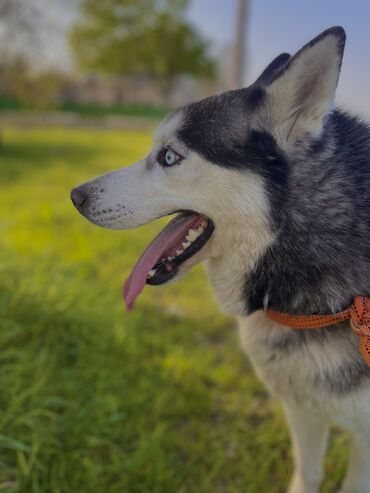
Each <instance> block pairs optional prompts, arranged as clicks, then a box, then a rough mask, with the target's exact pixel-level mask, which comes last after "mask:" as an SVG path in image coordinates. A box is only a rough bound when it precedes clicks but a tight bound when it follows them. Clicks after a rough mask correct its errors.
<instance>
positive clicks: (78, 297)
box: [0, 129, 347, 493]
mask: <svg viewBox="0 0 370 493" xmlns="http://www.w3.org/2000/svg"><path fill="white" fill-rule="evenodd" d="M149 147H150V136H149V134H146V133H143V132H107V131H104V132H99V131H94V132H92V131H84V130H76V129H70V130H59V129H53V130H47V129H45V130H41V129H40V130H14V129H5V130H3V135H2V147H1V148H0V210H1V220H0V247H1V250H0V251H1V254H0V326H1V327H0V359H1V361H0V492H3V491H4V492H25V493H36V492H37V493H39V492H40V493H41V492H42V493H77V492H78V493H90V492H91V493H102V492H104V493H225V492H226V493H240V492H242V491H245V492H248V493H257V492H258V493H266V492H267V491H268V492H269V493H282V492H284V491H285V489H286V484H287V482H288V478H289V475H290V473H291V469H292V466H291V458H290V445H289V440H288V433H287V429H286V426H285V422H284V418H283V415H282V412H281V409H280V406H279V404H278V403H277V402H276V401H274V400H271V399H270V398H269V397H268V395H267V393H266V391H265V390H264V388H263V386H262V385H261V384H260V383H259V382H258V381H257V379H256V377H255V376H254V374H253V371H252V370H251V368H250V365H249V364H248V362H247V360H246V358H245V357H244V355H243V354H242V352H241V349H240V347H239V344H238V339H237V334H236V330H235V326H234V322H233V321H232V320H230V319H228V318H225V317H223V316H221V315H220V314H219V313H218V310H217V307H216V305H215V303H214V301H213V298H212V295H211V292H210V289H209V288H208V285H207V282H206V280H205V277H204V275H203V272H202V269H201V268H197V269H195V271H194V272H192V273H191V274H189V275H188V276H187V278H185V279H184V280H182V281H181V282H179V283H178V284H175V285H173V286H168V287H165V288H153V287H147V288H146V289H145V292H144V293H143V295H142V296H141V297H140V298H139V300H138V302H137V307H136V310H134V312H133V313H132V314H127V313H125V311H124V308H123V303H122V299H121V285H122V282H123V279H124V277H125V276H126V275H127V274H128V272H129V269H130V267H131V266H132V264H133V262H134V261H135V259H136V258H137V255H138V254H139V252H140V250H142V249H143V248H144V246H145V244H146V242H147V241H148V239H149V238H150V237H152V236H153V234H155V232H156V231H158V228H159V224H158V223H155V224H152V225H148V226H146V227H143V228H141V229H139V230H137V231H132V232H115V231H108V230H103V229H100V228H97V227H94V226H93V225H91V224H89V223H88V222H87V221H85V220H84V219H83V218H82V217H81V216H79V215H78V214H77V213H76V211H75V210H74V209H73V207H72V205H71V203H70V200H69V191H70V189H71V188H72V187H73V186H74V185H76V184H78V183H80V182H82V181H84V180H86V179H88V178H91V177H92V176H94V175H96V174H99V173H103V172H105V171H106V170H110V169H112V168H114V167H120V166H122V165H125V164H128V163H131V162H133V161H135V160H136V159H138V158H139V157H141V156H142V155H144V154H145V152H146V151H147V150H148V149H149ZM333 443H334V445H335V446H334V447H331V450H330V454H329V457H328V460H327V474H328V479H327V480H326V482H325V485H324V488H323V490H322V491H323V492H325V493H329V492H334V491H336V490H337V485H338V482H339V480H340V479H341V478H342V476H343V473H344V468H345V462H346V457H347V453H346V447H345V446H344V445H345V444H346V443H347V437H346V436H345V435H342V434H339V433H336V434H335V436H334V439H333Z"/></svg>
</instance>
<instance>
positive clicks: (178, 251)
mask: <svg viewBox="0 0 370 493" xmlns="http://www.w3.org/2000/svg"><path fill="white" fill-rule="evenodd" d="M182 253H184V250H176V255H181V254H182Z"/></svg>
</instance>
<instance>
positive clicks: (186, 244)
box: [182, 241, 191, 250]
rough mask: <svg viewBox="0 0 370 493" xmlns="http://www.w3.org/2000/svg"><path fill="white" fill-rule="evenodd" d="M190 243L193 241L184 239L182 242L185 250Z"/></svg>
mask: <svg viewBox="0 0 370 493" xmlns="http://www.w3.org/2000/svg"><path fill="white" fill-rule="evenodd" d="M190 245H191V241H184V243H183V244H182V246H183V247H184V250H185V248H188V247H189V246H190Z"/></svg>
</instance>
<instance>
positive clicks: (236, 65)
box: [230, 0, 249, 89]
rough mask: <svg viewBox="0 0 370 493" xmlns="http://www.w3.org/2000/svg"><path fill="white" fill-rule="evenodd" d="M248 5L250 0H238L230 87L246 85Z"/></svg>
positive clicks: (236, 87) (235, 87)
mask: <svg viewBox="0 0 370 493" xmlns="http://www.w3.org/2000/svg"><path fill="white" fill-rule="evenodd" d="M248 7H249V0H237V9H236V23H235V26H236V37H235V43H234V46H233V51H232V67H231V80H230V85H231V87H230V89H238V88H240V87H243V85H244V71H245V51H246V50H245V43H246V31H247V17H248Z"/></svg>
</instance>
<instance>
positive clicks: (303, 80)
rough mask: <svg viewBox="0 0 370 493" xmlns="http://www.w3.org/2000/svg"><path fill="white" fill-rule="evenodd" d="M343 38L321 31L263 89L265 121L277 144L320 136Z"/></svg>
mask: <svg viewBox="0 0 370 493" xmlns="http://www.w3.org/2000/svg"><path fill="white" fill-rule="evenodd" d="M345 38H346V35H345V32H344V30H343V28H341V27H332V28H330V29H328V30H326V31H324V32H323V33H321V34H320V35H319V36H317V37H316V38H315V39H313V40H312V41H310V42H309V43H308V44H307V45H305V46H304V47H303V48H302V49H301V50H300V51H298V53H296V54H295V55H294V56H293V57H292V58H290V60H289V61H288V62H287V64H286V65H285V67H284V68H283V70H281V71H280V72H279V73H278V76H277V77H275V78H274V79H273V81H272V82H271V83H270V85H269V86H268V87H266V92H267V94H268V96H269V99H270V105H269V108H268V116H267V118H268V120H269V126H271V129H272V131H273V133H274V135H275V137H276V138H277V140H278V141H279V142H280V144H284V143H287V142H288V143H289V142H290V143H294V142H296V141H297V140H299V139H300V138H302V137H303V136H304V135H307V134H311V135H319V134H320V132H321V130H322V126H323V123H324V121H325V117H326V115H327V114H328V113H329V112H330V111H331V109H332V107H333V102H334V96H335V89H336V86H337V82H338V77H339V72H340V68H341V63H342V56H343V50H344V44H345ZM262 75H263V74H262Z"/></svg>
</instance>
